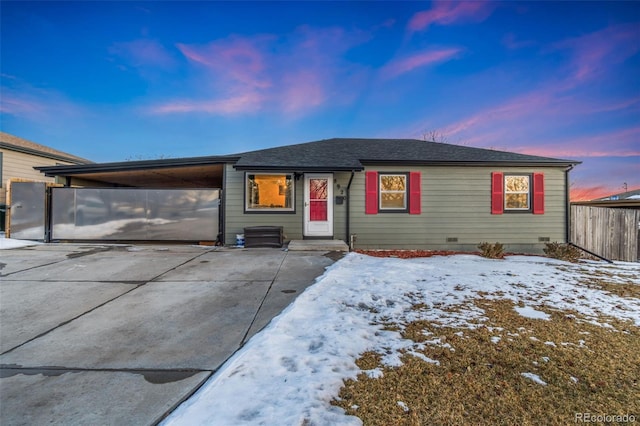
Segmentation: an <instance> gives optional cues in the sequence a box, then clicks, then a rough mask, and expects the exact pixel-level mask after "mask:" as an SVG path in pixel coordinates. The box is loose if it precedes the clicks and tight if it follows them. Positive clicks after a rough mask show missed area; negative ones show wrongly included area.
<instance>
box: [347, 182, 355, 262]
mask: <svg viewBox="0 0 640 426" xmlns="http://www.w3.org/2000/svg"><path fill="white" fill-rule="evenodd" d="M355 173H356V172H355V170H351V177H350V178H349V183H348V184H347V203H346V206H345V207H346V208H347V220H346V229H345V232H346V235H345V237H346V238H347V244H348V245H349V250H350V251H351V250H353V247H352V244H351V214H350V209H349V205H350V203H349V199H350V198H351V194H350V190H351V182H353V176H354V175H355Z"/></svg>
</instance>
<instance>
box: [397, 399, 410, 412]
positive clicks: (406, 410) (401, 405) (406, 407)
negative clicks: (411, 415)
mask: <svg viewBox="0 0 640 426" xmlns="http://www.w3.org/2000/svg"><path fill="white" fill-rule="evenodd" d="M398 405H399V406H400V407H401V408H402V409H403V410H404V412H405V413H408V412H409V406H408V405H407V404H405V403H404V402H402V401H398Z"/></svg>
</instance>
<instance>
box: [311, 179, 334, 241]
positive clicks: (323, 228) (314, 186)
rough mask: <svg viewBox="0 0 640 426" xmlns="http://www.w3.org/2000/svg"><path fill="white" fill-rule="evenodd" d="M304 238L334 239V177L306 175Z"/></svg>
mask: <svg viewBox="0 0 640 426" xmlns="http://www.w3.org/2000/svg"><path fill="white" fill-rule="evenodd" d="M304 236H305V237H333V175H332V174H331V173H323V174H320V173H313V174H305V175H304Z"/></svg>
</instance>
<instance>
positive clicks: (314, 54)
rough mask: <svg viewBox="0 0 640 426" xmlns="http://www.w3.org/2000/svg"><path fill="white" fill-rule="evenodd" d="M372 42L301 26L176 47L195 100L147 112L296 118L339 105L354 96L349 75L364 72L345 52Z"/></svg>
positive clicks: (358, 34) (360, 34) (364, 35)
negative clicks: (187, 69)
mask: <svg viewBox="0 0 640 426" xmlns="http://www.w3.org/2000/svg"><path fill="white" fill-rule="evenodd" d="M370 37H371V35H370V34H369V33H368V32H366V31H360V30H353V31H347V30H345V29H343V28H337V27H335V28H320V29H317V28H312V27H310V26H306V25H303V26H300V27H298V28H297V29H296V30H295V31H294V32H293V33H291V34H288V35H285V36H281V37H276V36H272V35H258V36H255V37H241V36H236V35H233V36H230V37H227V38H224V39H219V40H214V41H212V42H210V43H208V44H205V45H187V44H177V45H176V46H177V48H178V50H179V51H180V52H181V53H182V54H183V55H184V57H185V58H186V59H187V60H188V63H189V64H190V65H191V67H190V71H191V72H192V74H193V75H192V78H191V83H192V85H193V87H194V89H193V90H194V91H195V92H196V93H195V97H196V98H197V100H192V101H187V100H185V99H183V98H182V99H176V100H169V101H167V102H163V103H160V104H159V105H152V106H150V107H148V108H147V111H148V112H149V113H151V114H173V113H181V112H196V111H200V112H204V113H209V114H242V113H252V112H255V111H258V110H260V111H277V112H280V113H282V114H286V115H291V116H299V115H300V114H302V113H306V112H308V111H310V110H313V109H315V108H319V107H322V106H323V105H325V103H326V102H327V101H328V99H330V98H331V100H332V102H333V103H336V102H338V103H339V102H340V99H344V98H347V97H348V96H349V93H351V92H353V90H354V89H353V87H352V86H354V85H350V82H352V80H353V75H358V74H359V73H361V72H362V70H361V69H360V68H358V67H357V66H355V65H354V64H351V63H349V62H348V61H347V60H346V59H345V58H344V53H345V52H347V51H348V50H349V49H351V48H352V47H353V46H355V45H358V44H361V43H363V42H364V41H366V40H368V39H369V38H370ZM203 98H204V100H203Z"/></svg>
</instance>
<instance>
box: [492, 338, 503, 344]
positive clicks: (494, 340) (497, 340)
mask: <svg viewBox="0 0 640 426" xmlns="http://www.w3.org/2000/svg"><path fill="white" fill-rule="evenodd" d="M501 339H502V338H501V337H500V336H491V343H498V342H499V341H500V340H501Z"/></svg>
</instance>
